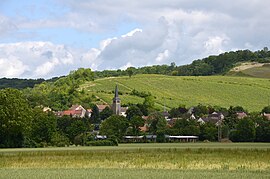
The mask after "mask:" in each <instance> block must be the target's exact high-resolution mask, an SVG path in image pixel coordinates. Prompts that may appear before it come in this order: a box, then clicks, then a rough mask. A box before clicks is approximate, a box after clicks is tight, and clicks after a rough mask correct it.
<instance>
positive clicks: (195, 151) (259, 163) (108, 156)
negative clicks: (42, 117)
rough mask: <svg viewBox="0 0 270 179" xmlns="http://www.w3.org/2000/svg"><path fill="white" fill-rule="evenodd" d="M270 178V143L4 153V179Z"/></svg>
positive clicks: (0, 156)
mask: <svg viewBox="0 0 270 179" xmlns="http://www.w3.org/2000/svg"><path fill="white" fill-rule="evenodd" d="M142 177H145V178H202V177H208V178H244V177H245V178H269V177H270V144H269V143H166V144H157V143H155V144H120V145H119V146H117V147H66V148H37V149H1V150H0V178H142Z"/></svg>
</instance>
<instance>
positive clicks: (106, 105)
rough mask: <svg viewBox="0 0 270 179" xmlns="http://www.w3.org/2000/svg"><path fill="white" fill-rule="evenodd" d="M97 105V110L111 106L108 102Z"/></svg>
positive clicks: (100, 110)
mask: <svg viewBox="0 0 270 179" xmlns="http://www.w3.org/2000/svg"><path fill="white" fill-rule="evenodd" d="M97 107H98V111H99V112H102V111H103V110H104V109H105V108H106V107H108V108H111V106H110V105H108V104H97Z"/></svg>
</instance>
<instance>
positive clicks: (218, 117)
mask: <svg viewBox="0 0 270 179" xmlns="http://www.w3.org/2000/svg"><path fill="white" fill-rule="evenodd" d="M222 120H224V115H223V114H222V113H217V112H213V113H212V114H209V115H208V116H207V117H201V118H199V119H198V120H197V122H200V123H201V124H204V123H206V122H211V123H213V124H215V125H216V126H218V125H219V124H220V123H221V121H222Z"/></svg>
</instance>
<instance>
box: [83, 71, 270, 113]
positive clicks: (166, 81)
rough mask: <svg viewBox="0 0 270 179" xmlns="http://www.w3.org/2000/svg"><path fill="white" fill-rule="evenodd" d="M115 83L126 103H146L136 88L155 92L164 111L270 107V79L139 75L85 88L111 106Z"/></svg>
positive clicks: (104, 81)
mask: <svg viewBox="0 0 270 179" xmlns="http://www.w3.org/2000/svg"><path fill="white" fill-rule="evenodd" d="M115 84H118V85H119V90H120V92H121V94H122V95H120V98H121V100H122V103H123V104H128V103H139V102H140V103H142V102H143V98H141V97H138V96H133V95H130V92H131V91H132V90H133V89H135V90H137V91H139V92H143V91H145V92H151V93H152V95H153V96H155V102H156V106H157V107H159V108H160V109H162V108H163V106H164V104H165V106H166V107H167V108H171V107H177V106H179V105H180V104H184V105H186V106H187V107H190V106H193V105H198V104H199V103H200V104H204V105H212V106H215V105H217V106H222V107H226V108H228V107H229V106H238V105H240V106H243V107H244V108H246V109H247V110H249V111H261V110H262V108H263V107H265V106H267V105H268V98H270V97H269V95H270V80H269V79H259V78H249V77H229V76H204V77H192V76H191V77H190V76H189V77H182V76H179V77H174V76H164V75H135V76H132V77H131V78H129V77H117V78H113V77H111V78H103V79H97V80H95V81H93V82H88V83H86V84H84V85H82V86H81V89H84V90H85V91H86V92H88V93H90V94H94V95H96V96H97V97H99V98H100V100H101V102H103V101H104V102H106V103H109V104H110V103H111V100H112V98H113V93H112V92H113V90H114V88H115Z"/></svg>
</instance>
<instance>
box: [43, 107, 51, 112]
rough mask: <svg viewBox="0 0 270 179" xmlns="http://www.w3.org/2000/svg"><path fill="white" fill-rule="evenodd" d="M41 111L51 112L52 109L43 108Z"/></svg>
mask: <svg viewBox="0 0 270 179" xmlns="http://www.w3.org/2000/svg"><path fill="white" fill-rule="evenodd" d="M42 111H43V112H51V111H52V109H51V108H49V107H44V108H43V109H42Z"/></svg>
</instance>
